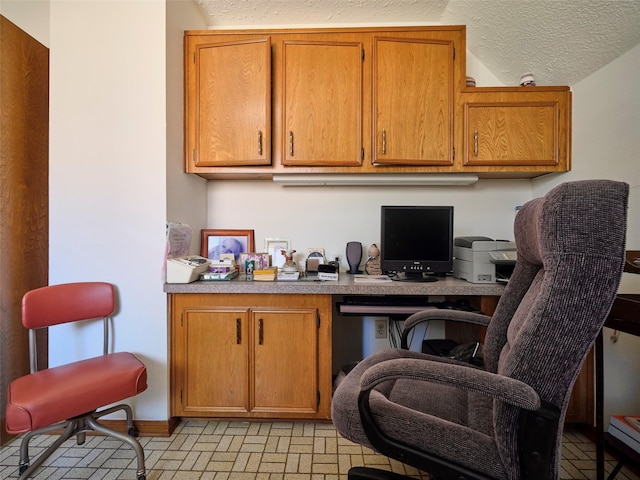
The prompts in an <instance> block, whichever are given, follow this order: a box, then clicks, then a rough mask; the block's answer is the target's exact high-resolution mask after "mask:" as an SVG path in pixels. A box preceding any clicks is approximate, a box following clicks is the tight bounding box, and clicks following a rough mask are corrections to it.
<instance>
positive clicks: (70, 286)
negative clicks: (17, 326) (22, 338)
mask: <svg viewBox="0 0 640 480" xmlns="http://www.w3.org/2000/svg"><path fill="white" fill-rule="evenodd" d="M114 310H115V291H114V288H113V285H111V284H110V283H105V282H80V283H64V284H60V285H50V286H47V287H42V288H37V289H35V290H31V291H29V292H27V293H25V294H24V296H23V297H22V325H24V326H25V327H26V328H29V329H33V328H43V327H49V326H51V325H58V324H61V323H67V322H75V321H78V320H88V319H91V318H102V317H108V316H110V315H111V314H112V313H113V311H114Z"/></svg>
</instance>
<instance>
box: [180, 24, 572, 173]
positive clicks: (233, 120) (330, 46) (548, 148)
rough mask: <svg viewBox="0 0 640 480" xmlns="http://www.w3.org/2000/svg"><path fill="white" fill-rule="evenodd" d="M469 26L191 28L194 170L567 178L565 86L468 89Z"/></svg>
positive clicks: (190, 160) (189, 114)
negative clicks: (557, 174)
mask: <svg viewBox="0 0 640 480" xmlns="http://www.w3.org/2000/svg"><path fill="white" fill-rule="evenodd" d="M465 32H466V30H465V27H464V26H439V27H435V26H434V27H379V28H375V27H361V28H331V29H283V30H273V29H270V30H258V29H257V30H235V31H224V32H220V31H192V32H186V33H185V89H186V91H185V165H186V167H185V168H186V171H187V172H188V173H196V174H198V175H201V176H202V177H204V178H207V179H239V178H251V179H271V178H272V176H273V175H274V174H285V173H304V174H313V173H323V174H326V173H342V174H358V173H362V174H375V173H403V174H411V173H475V174H478V175H479V176H480V177H483V178H532V177H536V176H539V175H543V174H546V173H551V172H566V171H568V170H570V169H571V92H570V90H569V88H568V87H477V88H476V87H470V88H467V87H465V73H466V72H465V64H466V55H465V52H466V38H465Z"/></svg>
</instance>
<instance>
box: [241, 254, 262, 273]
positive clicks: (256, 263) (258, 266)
mask: <svg viewBox="0 0 640 480" xmlns="http://www.w3.org/2000/svg"><path fill="white" fill-rule="evenodd" d="M239 263H240V265H239V266H240V273H246V272H247V263H251V265H252V267H253V268H252V270H264V269H265V268H269V254H268V253H254V252H242V253H241V254H240V262H239Z"/></svg>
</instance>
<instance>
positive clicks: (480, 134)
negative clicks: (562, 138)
mask: <svg viewBox="0 0 640 480" xmlns="http://www.w3.org/2000/svg"><path fill="white" fill-rule="evenodd" d="M559 117H560V115H559V105H558V103H557V102H554V101H533V102H518V101H513V102H499V103H474V104H466V105H465V127H466V128H465V164H466V165H469V166H472V165H557V164H558V154H559V150H558V142H559V139H558V131H559V130H558V121H559Z"/></svg>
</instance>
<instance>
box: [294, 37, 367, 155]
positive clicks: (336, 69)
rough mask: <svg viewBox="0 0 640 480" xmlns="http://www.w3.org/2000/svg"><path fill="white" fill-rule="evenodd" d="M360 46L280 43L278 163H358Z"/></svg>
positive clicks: (359, 137)
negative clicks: (280, 91)
mask: <svg viewBox="0 0 640 480" xmlns="http://www.w3.org/2000/svg"><path fill="white" fill-rule="evenodd" d="M362 52H363V48H362V43H361V42H306V41H297V40H285V41H284V42H283V52H282V56H283V61H282V65H283V67H282V68H283V73H282V78H283V108H282V110H283V115H284V117H283V134H282V137H283V138H282V152H283V155H282V163H283V164H284V165H293V166H318V165H328V166H338V165H342V166H346V165H352V166H357V165H360V164H361V162H362Z"/></svg>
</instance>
